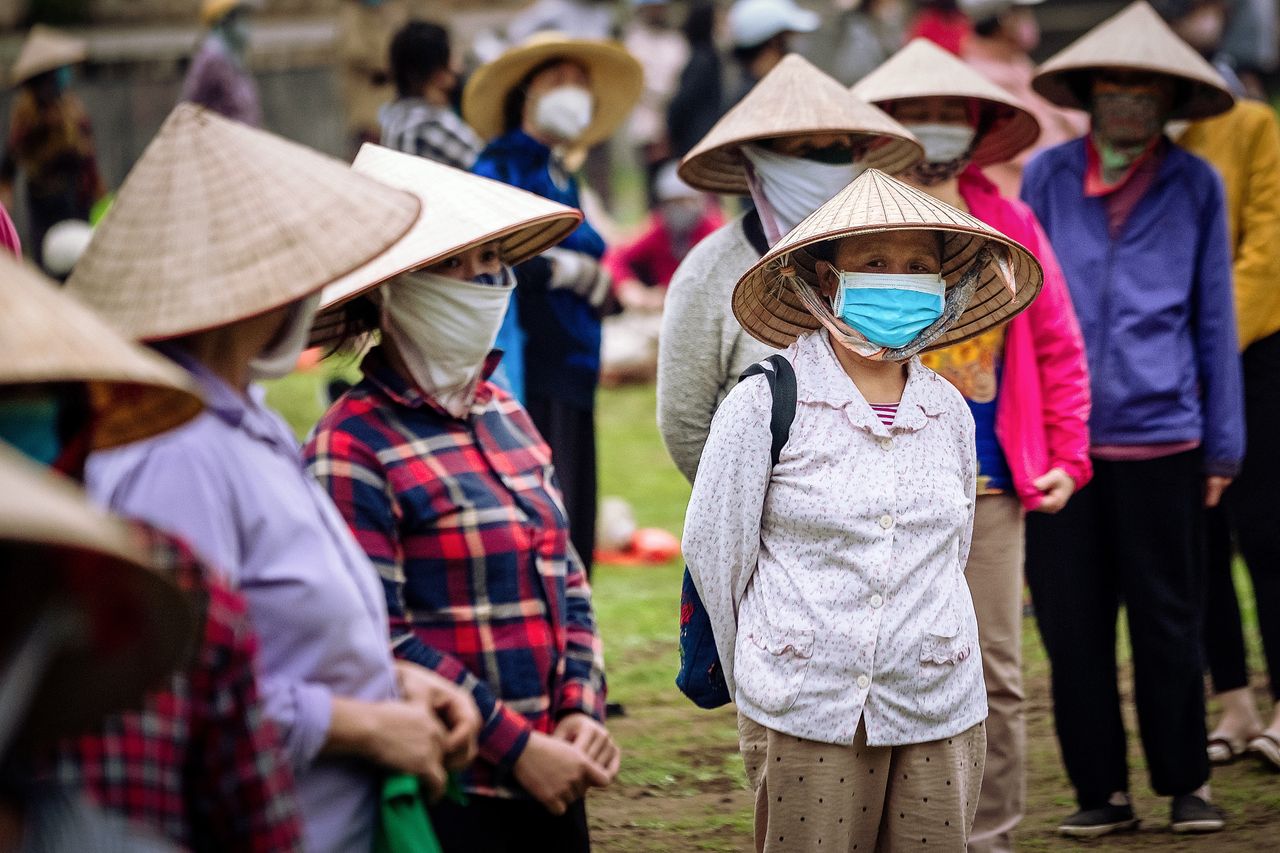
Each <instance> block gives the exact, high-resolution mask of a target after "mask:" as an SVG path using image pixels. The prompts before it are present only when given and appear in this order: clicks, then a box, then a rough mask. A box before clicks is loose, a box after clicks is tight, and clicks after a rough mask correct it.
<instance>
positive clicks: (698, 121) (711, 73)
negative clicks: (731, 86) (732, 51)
mask: <svg viewBox="0 0 1280 853" xmlns="http://www.w3.org/2000/svg"><path fill="white" fill-rule="evenodd" d="M716 20H717V19H716V4H715V3H714V2H712V0H694V2H693V3H691V4H690V6H689V12H688V15H687V16H686V17H685V21H684V37H685V41H686V42H687V43H688V45H689V61H688V62H687V63H685V66H684V68H683V69H682V70H681V71H680V80H679V82H678V83H677V85H676V90H675V92H674V94H673V95H672V96H671V101H670V103H668V104H667V139H668V141H669V142H670V145H671V156H672V157H675V158H677V159H678V158H680V157H683V156H684V155H685V154H688V153H689V149H691V148H693V146H695V145H697V144H698V140H699V139H701V138H702V137H704V136H706V135H707V131H709V130H711V127H712V125H714V124H715V123H716V120H717V119H719V118H720V116H721V114H723V112H724V64H723V63H722V62H721V60H720V50H719V49H718V48H717V47H716Z"/></svg>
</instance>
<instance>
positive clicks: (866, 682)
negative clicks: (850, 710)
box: [858, 675, 871, 690]
mask: <svg viewBox="0 0 1280 853" xmlns="http://www.w3.org/2000/svg"><path fill="white" fill-rule="evenodd" d="M869 686H871V679H870V678H867V677H866V676H865V675H859V676H858V687H859V688H860V689H862V690H866V689H867V688H868V687H869Z"/></svg>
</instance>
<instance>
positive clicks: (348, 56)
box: [337, 0, 409, 157]
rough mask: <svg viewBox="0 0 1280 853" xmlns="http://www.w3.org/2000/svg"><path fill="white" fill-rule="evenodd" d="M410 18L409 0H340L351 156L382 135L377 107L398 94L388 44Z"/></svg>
mask: <svg viewBox="0 0 1280 853" xmlns="http://www.w3.org/2000/svg"><path fill="white" fill-rule="evenodd" d="M408 21H409V3H408V0H339V5H338V56H337V60H338V77H339V81H340V82H341V88H342V103H343V108H344V110H345V119H346V135H347V139H346V141H347V144H348V146H350V151H351V156H352V157H354V156H355V153H356V152H357V151H358V150H359V149H360V146H361V145H363V144H364V143H366V142H377V141H378V140H379V139H381V138H382V129H381V127H380V126H379V124H378V110H380V109H381V108H382V105H383V104H385V103H387V102H388V101H390V100H392V99H393V98H395V97H396V89H395V87H394V86H393V85H392V78H391V68H390V53H391V51H390V50H389V47H390V45H391V39H392V38H393V37H394V35H395V34H396V33H397V32H398V31H399V30H400V28H401V27H403V26H404V25H405V24H406V23H407V22H408Z"/></svg>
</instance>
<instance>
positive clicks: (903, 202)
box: [733, 169, 1044, 349]
mask: <svg viewBox="0 0 1280 853" xmlns="http://www.w3.org/2000/svg"><path fill="white" fill-rule="evenodd" d="M902 230H907V231H941V232H943V234H944V235H945V242H944V244H943V260H942V276H943V278H944V279H945V280H946V283H947V286H948V287H953V286H955V285H956V284H958V283H959V281H960V279H961V278H962V277H963V276H964V275H965V274H966V273H967V272H969V270H970V268H971V267H972V266H973V264H974V262H975V260H976V259H977V258H978V255H979V253H980V252H981V251H982V250H983V249H984V248H985V249H989V250H991V255H990V259H989V260H988V262H987V264H986V266H985V267H984V268H983V269H981V270H978V276H979V277H978V280H977V283H976V289H975V291H974V294H973V297H972V298H971V299H970V301H969V304H968V306H967V307H966V309H965V311H964V313H963V314H962V315H961V316H960V317H959V319H958V320H957V321H956V323H955V324H954V325H953V326H951V328H950V329H948V330H947V331H946V332H945V333H944V334H942V335H941V336H940V337H938V338H937V339H936V340H935V341H934V342H933V343H932V344H931V345H930V346H929V347H928V348H929V349H938V348H941V347H944V346H948V345H950V344H954V343H958V342H960V341H963V340H966V339H968V338H971V337H973V336H975V335H979V334H981V333H982V332H984V331H986V330H987V329H990V328H991V327H992V326H996V325H999V324H1000V323H1003V322H1005V321H1007V320H1009V319H1010V318H1011V317H1013V316H1014V315H1015V314H1017V313H1019V312H1020V311H1022V310H1023V309H1024V308H1026V307H1027V305H1029V304H1030V303H1031V300H1032V299H1034V298H1035V297H1036V294H1038V293H1039V292H1040V287H1041V285H1043V284H1044V272H1043V270H1041V268H1040V264H1039V262H1038V261H1036V259H1035V257H1034V256H1032V254H1031V253H1030V252H1028V251H1027V250H1026V249H1024V248H1023V247H1022V246H1020V245H1019V244H1018V243H1016V242H1014V241H1013V240H1010V239H1009V238H1008V237H1006V236H1004V235H1003V234H1001V233H1000V232H999V231H996V230H995V229H994V228H992V227H991V226H989V225H987V224H985V223H983V222H980V221H979V220H977V219H974V218H973V217H972V216H970V215H968V214H967V213H964V212H962V211H959V210H957V209H955V208H954V207H951V206H950V205H948V204H944V203H942V202H940V201H938V200H937V199H935V198H933V197H932V196H928V195H925V194H924V193H922V192H920V191H919V190H916V189H913V188H912V187H909V186H907V185H906V184H904V183H902V182H901V181H897V180H895V179H893V178H891V177H889V176H888V175H886V174H884V173H883V172H879V171H876V170H875V169H872V170H869V171H867V172H865V173H864V174H862V175H860V176H859V177H858V179H857V180H855V181H854V182H853V183H851V184H849V186H847V187H845V188H844V189H843V190H841V191H840V193H839V194H838V195H836V197H835V198H833V199H831V201H829V202H827V203H826V204H824V205H823V206H822V207H820V208H818V209H817V210H816V211H814V212H813V213H812V214H810V216H809V217H808V218H807V219H805V220H804V221H803V222H801V223H800V224H799V225H797V226H796V227H795V229H794V230H793V231H791V233H789V234H787V235H786V236H785V237H783V238H782V239H781V240H780V241H778V244H777V245H776V246H774V247H773V248H772V249H770V250H769V253H768V254H766V255H765V256H764V257H763V258H761V259H760V261H759V262H758V263H756V265H755V266H753V267H752V268H751V269H749V270H748V271H747V272H746V274H745V275H744V276H743V277H742V278H741V279H739V280H738V284H737V286H736V287H734V290H733V314H734V316H735V317H737V318H738V322H739V323H741V324H742V328H744V329H746V330H747V332H749V333H750V334H751V336H752V337H754V338H757V339H758V340H761V341H763V342H764V343H766V344H768V345H769V346H771V347H775V348H778V349H781V348H783V347H786V346H789V345H791V344H792V343H793V342H794V341H795V339H796V338H797V337H799V336H800V335H802V334H804V333H805V332H808V331H811V330H813V329H817V328H818V327H819V325H821V324H820V323H819V321H818V319H817V318H816V317H815V316H814V315H813V313H812V312H811V311H810V310H809V309H808V308H806V307H805V304H804V301H803V300H802V299H801V297H800V296H799V295H798V294H797V293H796V292H795V290H794V289H793V287H792V286H791V285H790V284H789V283H788V282H787V280H786V279H787V278H788V277H793V278H795V279H797V280H799V281H800V282H802V283H803V284H804V285H806V286H807V285H813V284H816V282H817V274H816V271H815V270H816V263H817V258H815V257H814V256H813V255H812V254H811V253H809V252H808V251H806V247H808V246H812V245H814V244H815V243H824V242H826V241H828V240H839V239H840V238H842V237H849V236H852V235H855V234H875V233H882V232H886V231H902Z"/></svg>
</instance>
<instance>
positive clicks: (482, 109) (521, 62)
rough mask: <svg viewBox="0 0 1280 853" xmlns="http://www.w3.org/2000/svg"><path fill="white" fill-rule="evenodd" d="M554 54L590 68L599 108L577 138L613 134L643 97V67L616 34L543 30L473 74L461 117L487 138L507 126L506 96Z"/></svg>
mask: <svg viewBox="0 0 1280 853" xmlns="http://www.w3.org/2000/svg"><path fill="white" fill-rule="evenodd" d="M553 59H567V60H571V61H573V62H576V63H578V64H580V65H581V66H582V67H583V68H585V69H586V71H587V78H588V81H589V83H590V86H591V95H592V97H593V99H594V101H595V108H594V111H593V113H592V117H591V124H590V125H588V126H587V129H586V130H585V131H583V132H582V135H581V136H579V137H578V138H577V139H576V140H574V146H575V147H576V148H582V149H585V148H590V147H591V146H592V145H596V144H598V143H601V142H604V141H605V140H606V139H608V138H609V137H611V136H613V133H614V131H616V130H617V129H618V128H619V127H620V126H621V125H622V123H623V122H624V121H626V119H627V116H629V115H631V110H632V108H633V107H635V105H636V103H637V102H639V100H640V92H641V89H642V88H643V87H644V69H643V68H641V66H640V63H639V62H638V61H637V60H636V58H635V57H634V56H632V55H631V54H630V53H628V52H627V49H626V48H625V47H623V46H622V45H621V44H619V43H618V42H616V41H613V40H612V39H582V38H570V37H569V36H566V35H564V34H563V33H557V32H547V31H544V32H540V33H534V34H533V35H531V36H529V38H528V39H526V40H525V41H524V42H522V43H521V44H518V45H516V46H515V47H512V48H510V49H509V50H507V51H506V52H505V53H503V54H502V55H501V56H499V57H498V58H497V59H495V60H494V61H493V62H490V63H488V64H487V65H482V66H480V67H479V68H478V69H476V72H475V73H474V74H472V75H471V79H470V80H468V81H467V86H466V88H465V89H464V90H463V92H462V117H463V119H465V120H466V122H467V124H469V125H471V126H472V127H473V128H475V130H476V133H479V134H480V135H481V136H482V137H484V138H485V139H493V138H494V137H495V136H500V135H502V134H503V133H504V132H505V131H506V129H507V128H506V127H505V126H504V123H505V122H504V116H503V108H504V106H505V104H506V101H507V95H508V94H509V93H510V92H511V90H512V89H514V88H515V87H516V86H519V85H520V83H521V82H522V81H523V80H524V78H525V75H527V74H528V73H529V72H530V71H533V70H534V69H535V68H537V67H538V66H539V65H542V64H543V63H545V62H550V61H551V60H553Z"/></svg>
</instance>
